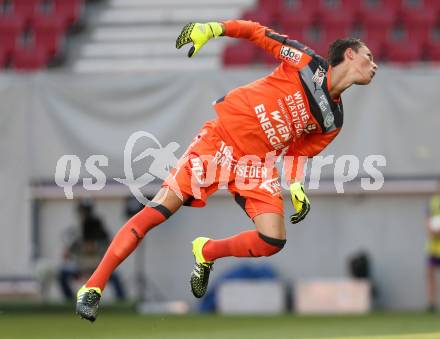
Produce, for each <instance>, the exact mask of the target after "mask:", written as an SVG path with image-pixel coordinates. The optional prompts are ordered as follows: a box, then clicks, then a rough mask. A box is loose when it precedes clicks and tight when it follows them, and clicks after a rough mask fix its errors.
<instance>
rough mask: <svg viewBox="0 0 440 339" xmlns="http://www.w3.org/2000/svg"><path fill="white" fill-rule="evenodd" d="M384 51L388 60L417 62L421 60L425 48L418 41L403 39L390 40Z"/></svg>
mask: <svg viewBox="0 0 440 339" xmlns="http://www.w3.org/2000/svg"><path fill="white" fill-rule="evenodd" d="M384 53H385V58H386V60H387V61H388V62H397V63H407V62H415V61H419V60H421V58H422V55H423V48H422V45H421V44H419V43H417V42H414V41H412V42H411V41H409V39H403V40H400V41H388V42H387V43H386V48H385V50H384Z"/></svg>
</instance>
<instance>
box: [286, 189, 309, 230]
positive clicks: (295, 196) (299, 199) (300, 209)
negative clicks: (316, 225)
mask: <svg viewBox="0 0 440 339" xmlns="http://www.w3.org/2000/svg"><path fill="white" fill-rule="evenodd" d="M290 194H291V195H292V203H293V207H295V210H296V213H295V214H292V215H291V216H290V222H291V223H292V224H296V223H298V222H300V221H301V220H303V219H304V218H305V217H306V215H307V213H309V211H310V200H309V198H307V195H306V194H305V192H304V187H303V185H302V184H301V183H300V182H294V183H292V184H291V185H290Z"/></svg>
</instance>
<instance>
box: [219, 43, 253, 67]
mask: <svg viewBox="0 0 440 339" xmlns="http://www.w3.org/2000/svg"><path fill="white" fill-rule="evenodd" d="M257 48H258V47H256V46H255V45H253V44H251V43H250V42H248V41H240V42H239V43H237V44H232V45H228V46H226V48H225V49H224V51H223V64H224V65H225V66H234V65H250V64H252V63H254V62H255V61H256V56H257Z"/></svg>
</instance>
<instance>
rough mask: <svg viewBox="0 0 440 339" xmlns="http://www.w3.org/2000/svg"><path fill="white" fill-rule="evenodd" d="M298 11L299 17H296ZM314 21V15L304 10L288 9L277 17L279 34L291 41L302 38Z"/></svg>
mask: <svg viewBox="0 0 440 339" xmlns="http://www.w3.org/2000/svg"><path fill="white" fill-rule="evenodd" d="M298 11H300V12H301V15H298ZM313 21H314V13H313V12H312V11H309V10H308V9H304V8H296V9H295V8H288V9H286V10H284V11H283V12H282V13H280V15H279V23H280V26H281V27H280V33H282V34H286V35H288V36H289V37H290V38H291V39H297V37H302V36H304V34H305V33H306V31H307V29H308V28H309V27H310V26H311V25H312V23H313Z"/></svg>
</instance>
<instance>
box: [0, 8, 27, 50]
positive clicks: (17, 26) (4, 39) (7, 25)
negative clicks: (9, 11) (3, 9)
mask: <svg viewBox="0 0 440 339" xmlns="http://www.w3.org/2000/svg"><path fill="white" fill-rule="evenodd" d="M24 28H25V22H24V19H23V18H21V17H18V16H14V15H5V16H1V17H0V46H1V47H2V49H4V50H5V51H6V53H8V54H9V53H11V52H12V51H13V49H14V48H15V47H16V45H17V43H18V41H19V38H20V35H21V33H22V32H23V31H24Z"/></svg>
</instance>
